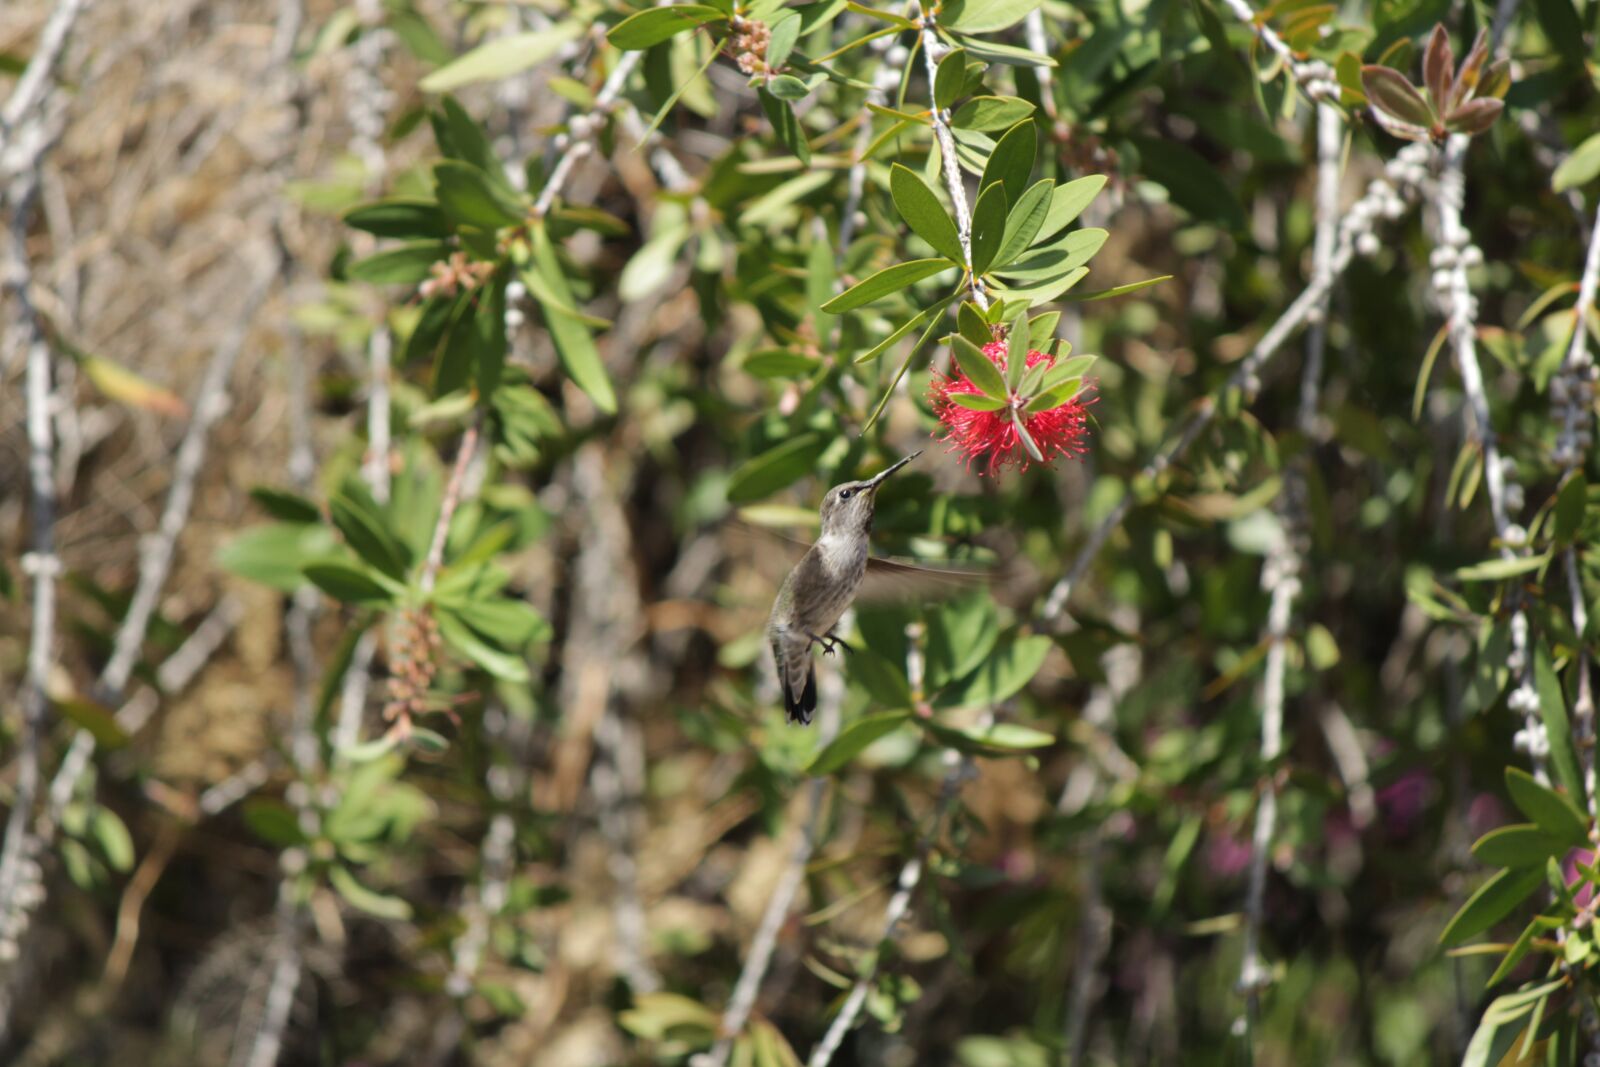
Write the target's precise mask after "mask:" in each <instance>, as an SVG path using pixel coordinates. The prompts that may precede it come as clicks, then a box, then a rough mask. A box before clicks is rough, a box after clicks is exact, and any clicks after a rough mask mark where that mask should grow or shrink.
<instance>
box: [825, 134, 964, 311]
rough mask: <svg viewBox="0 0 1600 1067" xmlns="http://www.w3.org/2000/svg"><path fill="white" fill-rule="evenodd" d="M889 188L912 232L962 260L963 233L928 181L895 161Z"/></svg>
mask: <svg viewBox="0 0 1600 1067" xmlns="http://www.w3.org/2000/svg"><path fill="white" fill-rule="evenodd" d="M889 190H890V192H891V193H892V194H893V196H894V206H895V209H896V210H897V211H899V212H900V217H901V218H902V219H905V221H906V225H908V226H910V227H911V231H912V232H913V233H915V234H916V235H917V236H918V237H920V238H922V239H923V240H924V241H926V242H928V244H930V245H932V246H933V250H934V251H935V252H937V253H939V254H940V255H941V256H944V257H945V258H946V259H950V260H953V261H955V262H956V263H961V262H963V256H962V253H961V235H960V234H959V233H958V232H957V230H956V224H955V220H954V219H952V218H951V217H950V213H949V212H947V211H946V210H945V209H944V205H943V204H941V203H939V198H938V197H937V196H935V195H934V192H933V190H932V189H930V188H928V184H927V182H924V181H923V180H922V179H921V178H920V177H919V176H918V175H917V173H916V172H915V171H913V170H911V168H909V167H905V166H902V165H901V164H899V163H896V164H895V165H894V166H893V167H891V168H890V169H889ZM826 306H827V305H824V308H826Z"/></svg>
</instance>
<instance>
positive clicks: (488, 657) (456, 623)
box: [435, 611, 530, 685]
mask: <svg viewBox="0 0 1600 1067" xmlns="http://www.w3.org/2000/svg"><path fill="white" fill-rule="evenodd" d="M435 618H437V619H438V621H439V635H440V636H441V637H443V638H444V640H445V644H447V645H449V646H450V647H451V648H453V649H455V650H456V651H457V652H459V653H461V655H463V656H465V657H466V658H467V659H469V660H471V661H472V662H473V663H475V664H477V666H479V667H481V668H482V669H483V670H484V671H486V672H487V673H489V674H491V675H493V676H494V677H496V678H498V679H500V680H501V681H503V682H510V683H511V684H513V685H523V684H526V683H527V682H528V680H529V678H530V675H529V674H528V664H527V662H526V661H525V660H524V659H523V658H522V657H521V656H515V655H511V654H510V653H508V652H503V651H501V650H500V649H498V648H495V647H493V646H492V645H490V644H489V643H488V642H487V641H485V640H483V639H482V638H481V637H479V636H478V635H477V634H476V633H474V632H473V630H472V629H471V627H469V626H467V625H466V624H465V623H464V622H462V621H461V620H460V618H458V617H457V615H456V613H455V612H453V611H437V612H435Z"/></svg>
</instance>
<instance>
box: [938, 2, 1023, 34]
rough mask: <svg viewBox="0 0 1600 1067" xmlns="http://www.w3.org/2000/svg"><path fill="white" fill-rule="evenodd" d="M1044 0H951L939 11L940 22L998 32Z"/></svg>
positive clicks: (962, 29) (969, 30)
mask: <svg viewBox="0 0 1600 1067" xmlns="http://www.w3.org/2000/svg"><path fill="white" fill-rule="evenodd" d="M1040 2H1041V0H949V2H948V3H946V4H945V5H944V7H943V9H941V10H940V12H939V25H941V26H944V27H946V28H947V29H952V30H958V31H960V32H961V33H994V32H995V31H996V30H1003V29H1006V28H1007V27H1009V26H1015V25H1016V24H1017V23H1019V22H1021V21H1022V20H1023V19H1025V18H1027V17H1028V12H1030V11H1032V10H1034V9H1035V8H1037V7H1038V6H1039V4H1040Z"/></svg>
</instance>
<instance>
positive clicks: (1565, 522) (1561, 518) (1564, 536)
mask: <svg viewBox="0 0 1600 1067" xmlns="http://www.w3.org/2000/svg"><path fill="white" fill-rule="evenodd" d="M1588 501H1589V481H1588V479H1587V478H1585V477H1584V476H1583V472H1582V471H1581V470H1575V471H1573V472H1572V473H1571V474H1570V475H1568V476H1567V479H1566V480H1565V481H1563V482H1562V483H1561V489H1560V491H1558V492H1557V493H1556V512H1555V514H1556V531H1555V532H1556V543H1557V544H1560V545H1570V544H1571V543H1572V541H1573V539H1574V538H1576V537H1577V536H1578V529H1579V527H1581V526H1582V525H1583V509H1584V508H1585V507H1586V506H1587V504H1588Z"/></svg>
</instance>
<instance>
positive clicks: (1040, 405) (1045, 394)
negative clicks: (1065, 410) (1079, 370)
mask: <svg viewBox="0 0 1600 1067" xmlns="http://www.w3.org/2000/svg"><path fill="white" fill-rule="evenodd" d="M1082 391H1083V379H1082V378H1068V379H1067V380H1066V381H1064V382H1062V383H1061V384H1060V385H1058V386H1055V387H1054V388H1052V389H1045V390H1043V391H1042V392H1040V393H1038V394H1036V395H1035V396H1034V398H1033V399H1032V400H1030V401H1029V402H1028V406H1027V407H1026V408H1024V409H1023V414H1025V415H1032V414H1033V413H1034V412H1036V411H1051V410H1054V409H1055V408H1058V407H1060V406H1061V405H1062V404H1065V403H1066V402H1067V401H1069V400H1071V399H1072V398H1073V397H1075V396H1077V395H1078V394H1079V393H1080V392H1082Z"/></svg>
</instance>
